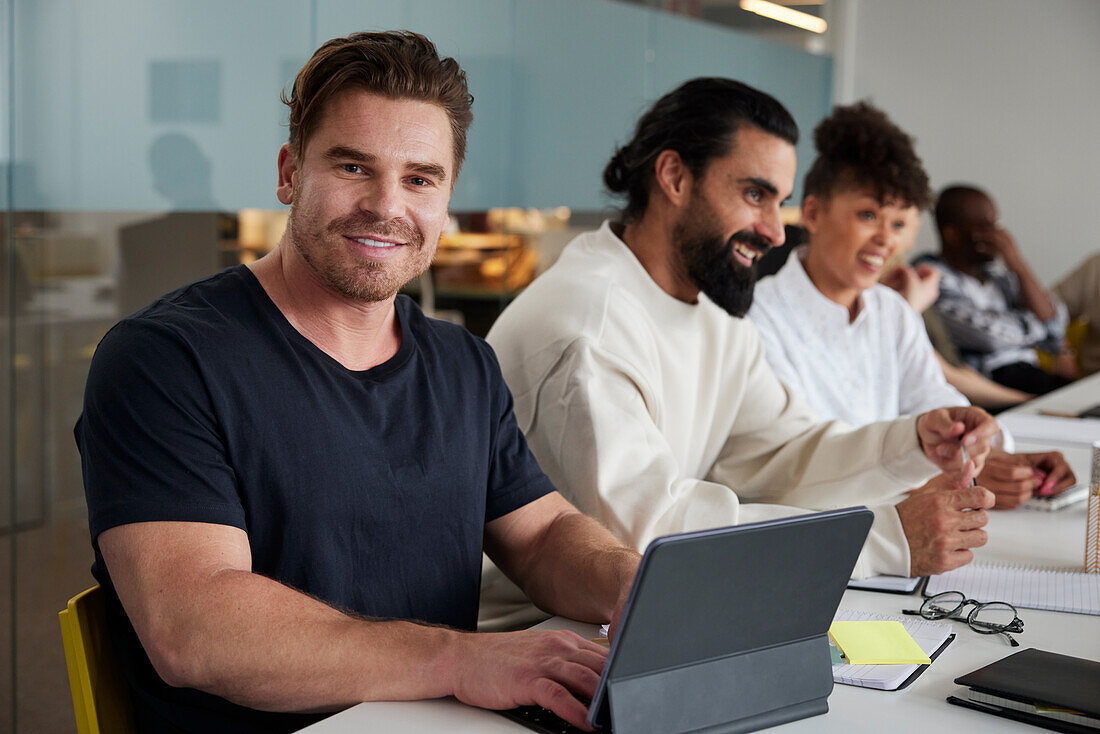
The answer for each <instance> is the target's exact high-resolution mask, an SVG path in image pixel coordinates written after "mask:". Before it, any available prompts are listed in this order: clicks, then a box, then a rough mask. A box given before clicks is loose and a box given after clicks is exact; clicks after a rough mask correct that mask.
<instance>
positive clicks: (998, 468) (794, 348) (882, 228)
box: [749, 102, 1074, 507]
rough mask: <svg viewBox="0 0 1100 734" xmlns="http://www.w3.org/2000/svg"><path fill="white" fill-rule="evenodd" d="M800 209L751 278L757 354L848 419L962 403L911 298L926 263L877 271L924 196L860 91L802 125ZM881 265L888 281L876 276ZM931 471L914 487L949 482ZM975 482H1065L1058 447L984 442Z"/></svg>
mask: <svg viewBox="0 0 1100 734" xmlns="http://www.w3.org/2000/svg"><path fill="white" fill-rule="evenodd" d="M814 143H815V145H816V147H817V151H818V157H817V159H816V160H815V161H814V162H813V165H812V166H811V167H810V171H809V173H807V175H806V181H805V185H804V194H803V201H802V220H803V225H804V226H805V228H806V230H807V232H808V233H809V242H808V244H807V245H806V246H804V247H803V248H800V249H799V250H796V251H795V252H793V253H792V254H791V257H790V258H788V260H787V262H786V264H785V265H784V266H783V269H782V270H780V271H779V273H777V274H776V275H775V276H774V277H772V278H769V279H767V280H765V281H763V282H761V284H760V285H759V287H758V288H757V294H756V298H755V299H754V302H753V306H752V309H751V310H750V311H749V316H750V318H751V319H752V320H753V322H754V323H755V324H756V326H757V328H758V329H759V330H760V336H761V339H762V340H763V342H764V345H765V351H766V354H767V359H768V363H769V364H770V365H771V367H772V369H773V370H774V371H775V374H776V375H777V376H778V377H779V379H781V380H783V381H784V382H785V383H786V384H787V385H788V386H789V387H791V388H792V389H793V390H794V391H795V392H797V393H798V394H800V395H801V396H802V397H803V398H805V399H806V401H807V402H808V403H809V404H810V407H811V408H813V409H814V410H815V411H816V412H817V414H818V415H820V416H821V417H823V418H826V419H831V420H842V421H845V422H847V423H850V424H851V425H854V426H863V425H866V424H869V423H872V422H874V421H882V420H891V419H894V418H897V417H898V416H901V415H908V414H917V413H922V412H924V411H926V410H929V409H931V408H933V407H935V406H941V405H967V404H968V403H967V400H966V398H965V397H964V396H963V395H961V394H960V393H959V392H958V391H957V390H955V389H954V388H953V387H951V386H950V385H949V384H948V383H947V381H946V380H945V378H944V373H943V370H942V369H941V367H940V364H939V362H938V361H937V360H936V357H935V353H934V351H933V349H932V345H931V343H930V342H929V340H928V336H927V334H926V333H925V330H924V325H923V323H922V321H921V318H920V316H919V315H918V313H917V309H919V308H921V307H927V306H928V305H929V304H930V303H931V302H932V301H933V300H935V291H936V280H937V275H936V273H935V270H934V269H933V268H932V267H931V266H929V265H926V264H925V265H918V266H917V267H915V268H902V269H900V270H893V271H888V267H889V265H890V263H891V262H893V261H894V259H895V258H897V257H899V256H900V255H901V254H903V253H904V252H905V248H906V246H907V245H909V244H910V243H911V242H912V238H913V237H915V235H916V227H917V226H918V223H919V217H920V210H921V209H922V208H923V207H926V206H927V205H928V204H929V202H930V200H931V192H930V190H929V188H928V176H927V174H926V173H925V171H924V168H923V166H922V165H921V162H920V159H919V158H918V157H917V155H916V153H915V151H914V150H913V144H912V139H911V138H910V137H909V136H908V135H906V134H905V133H904V132H903V131H902V130H900V129H899V128H898V127H897V126H896V125H895V124H894V123H893V122H891V121H890V120H889V118H887V116H886V115H885V114H884V113H883V112H882V111H881V110H879V109H877V108H875V107H873V106H872V105H870V104H867V103H866V102H860V103H857V104H855V105H851V106H847V107H837V108H836V109H835V110H834V111H833V113H832V115H830V116H829V117H828V118H826V119H825V120H824V121H822V122H821V124H819V125H818V127H817V129H816V130H815V131H814ZM884 274H886V275H887V276H888V280H889V282H892V283H894V284H895V286H896V287H897V290H895V289H891V288H889V287H887V286H886V285H882V284H880V283H879V279H880V277H882V276H883V275H884ZM956 482H957V477H952V476H950V475H939V476H937V477H934V478H932V479H931V480H930V481H929V482H928V483H927V484H925V485H924V486H923V487H921V488H919V489H918V490H916V491H917V492H918V493H919V492H923V491H929V490H931V489H935V488H940V487H951V486H954V483H956ZM978 482H979V484H981V485H982V486H985V487H988V488H989V489H991V490H992V491H993V492H994V494H995V495H996V496H997V506H998V507H1015V506H1016V505H1018V504H1020V503H1021V502H1023V501H1024V500H1026V499H1028V498H1030V497H1031V495H1032V493H1038V494H1041V495H1047V494H1052V493H1057V492H1060V491H1062V490H1063V489H1065V488H1066V487H1069V486H1071V485H1072V484H1073V482H1074V476H1073V472H1072V471H1071V470H1070V468H1069V465H1068V464H1067V463H1066V462H1065V459H1064V458H1063V457H1062V455H1061V454H1060V453H1058V452H1044V453H1037V454H1015V455H1014V454H1009V453H1007V452H1004V451H1001V450H997V449H994V450H993V452H992V453H991V455H990V458H989V460H988V461H987V462H986V466H985V468H984V469H983V471H982V473H981V474H980V475H979V476H978Z"/></svg>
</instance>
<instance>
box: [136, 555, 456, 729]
mask: <svg viewBox="0 0 1100 734" xmlns="http://www.w3.org/2000/svg"><path fill="white" fill-rule="evenodd" d="M159 626H160V627H161V629H160V630H152V632H153V633H154V634H153V637H154V639H150V640H146V639H145V637H146V636H149V635H148V634H147V635H145V636H143V637H142V643H143V644H144V645H145V646H146V649H147V650H149V652H150V657H151V659H153V661H154V665H155V666H156V668H157V671H158V673H160V674H161V676H162V677H164V678H165V680H166V681H167V682H168V683H169V684H171V685H174V686H186V687H191V688H198V689H200V690H203V691H206V692H208V693H212V694H215V695H218V696H221V697H223V698H226V699H228V700H230V701H233V702H235V703H239V704H242V705H245V706H249V707H252V708H257V709H262V710H269V711H334V710H339V709H342V708H345V707H347V706H350V705H353V704H355V703H358V702H360V701H367V700H411V699H419V698H435V697H439V696H446V695H449V694H450V693H452V690H451V687H450V684H449V680H448V675H447V674H446V673H447V670H446V669H447V665H448V663H447V660H448V655H449V650H450V649H451V648H452V647H453V646H454V643H455V642H456V639H457V637H458V636H459V635H460V634H461V633H458V632H456V631H454V630H450V629H446V628H442V627H430V626H425V625H418V624H414V623H410V622H399V621H385V622H380V621H373V620H365V619H356V618H353V617H350V616H348V615H346V614H344V613H342V612H339V611H337V610H335V609H333V608H332V607H329V606H328V605H326V604H324V603H323V602H320V601H318V600H316V599H313V598H311V597H309V596H307V595H305V594H302V593H300V592H298V591H295V590H294V589H291V588H289V587H286V586H284V585H282V584H280V583H278V582H276V581H273V580H271V579H268V578H265V577H263V576H259V575H256V574H253V573H250V572H248V571H240V570H226V571H220V572H218V573H216V574H214V575H213V576H211V577H210V578H209V579H208V580H206V581H204V582H201V583H200V584H198V585H196V586H194V587H192V588H191V589H190V591H189V593H187V594H180V595H179V599H178V600H177V601H176V606H175V610H174V612H173V613H172V614H171V619H162V620H161V624H160V625H159ZM148 631H149V630H147V632H148Z"/></svg>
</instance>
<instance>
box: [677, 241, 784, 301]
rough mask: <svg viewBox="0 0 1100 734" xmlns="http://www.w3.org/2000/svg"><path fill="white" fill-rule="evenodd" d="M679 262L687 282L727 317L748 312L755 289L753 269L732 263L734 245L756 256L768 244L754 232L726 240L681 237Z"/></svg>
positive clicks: (764, 249)
mask: <svg viewBox="0 0 1100 734" xmlns="http://www.w3.org/2000/svg"><path fill="white" fill-rule="evenodd" d="M682 236H684V239H682V240H681V241H680V258H681V260H682V261H683V264H684V267H685V268H686V270H687V275H688V277H689V278H691V282H692V283H694V284H695V286H696V287H697V288H698V289H699V290H700V291H702V292H703V293H705V294H706V296H707V298H709V299H710V300H711V301H713V302H714V303H715V304H716V305H718V306H719V307H720V308H721V309H722V310H724V311H725V312H726V313H728V314H729V315H730V316H736V317H738V318H740V317H742V316H744V315H745V314H747V313H748V312H749V307H750V306H752V292H753V288H754V287H755V286H756V269H755V268H746V267H744V266H743V265H741V263H739V262H737V261H736V260H735V259H734V256H733V252H732V248H733V243H734V242H742V243H744V244H746V245H749V246H750V247H753V248H754V249H755V250H757V252H766V251H767V249H768V245H769V243H768V241H767V240H766V239H764V238H763V237H761V236H760V235H758V234H756V233H755V232H746V231H742V232H738V233H736V234H735V235H733V236H732V237H730V238H729V239H728V240H725V241H723V240H721V239H719V238H718V237H716V236H714V235H713V234H711V233H707V232H696V233H691V234H688V233H686V232H685V233H683V234H682Z"/></svg>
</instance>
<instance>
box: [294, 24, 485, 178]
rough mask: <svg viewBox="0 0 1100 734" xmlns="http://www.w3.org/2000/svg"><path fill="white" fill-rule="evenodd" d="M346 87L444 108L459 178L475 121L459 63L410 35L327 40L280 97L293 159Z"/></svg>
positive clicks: (360, 35)
mask: <svg viewBox="0 0 1100 734" xmlns="http://www.w3.org/2000/svg"><path fill="white" fill-rule="evenodd" d="M348 88H357V89H362V90H364V91H367V92H372V93H374V94H379V95H382V96H384V97H390V98H393V99H415V100H420V101H423V102H431V103H433V104H437V105H439V106H440V107H442V108H443V109H444V111H446V113H447V117H448V118H449V119H450V121H451V137H452V142H453V145H454V167H455V171H454V175H455V176H456V177H457V176H458V171H459V169H461V168H462V161H463V159H464V158H465V156H466V130H467V129H469V127H470V123H471V122H472V121H473V119H474V116H473V113H472V112H470V105H471V104H473V101H474V98H473V97H472V96H470V91H469V89H467V87H466V72H464V71H463V70H462V68H461V67H459V65H458V62H457V61H455V60H454V59H452V58H449V57H448V58H440V57H439V53H438V52H437V51H436V48H435V44H433V43H432V42H431V41H429V40H428V39H427V38H425V37H424V36H422V35H420V34H419V33H413V32H411V31H384V32H379V33H352V34H351V35H350V36H347V37H346V38H334V39H332V40H331V41H327V42H326V43H325V44H324V45H322V46H321V47H320V48H319V49H317V51H316V52H314V54H313V58H311V59H310V60H309V61H308V62H306V65H305V66H303V67H302V70H301V71H299V72H298V76H297V77H296V78H295V80H294V88H293V89H292V90H291V92H290V96H289V97H287V95H286V93H285V92H283V93H282V94H281V95H280V99H282V101H283V103H284V104H286V105H287V106H288V107H290V138H289V141H288V142H289V143H290V149H291V151H292V152H293V153H294V154H295V155H300V154H301V152H302V151H303V150H305V147H306V144H307V143H308V142H309V138H310V136H311V135H312V134H313V131H314V130H315V129H316V128H317V125H318V124H319V122H320V120H321V115H322V114H323V112H324V109H325V105H326V104H327V103H328V101H329V100H330V99H332V98H333V97H335V96H336V95H337V94H338V93H339V92H342V91H343V90H345V89H348ZM452 180H453V179H452Z"/></svg>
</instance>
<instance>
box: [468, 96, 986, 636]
mask: <svg viewBox="0 0 1100 734" xmlns="http://www.w3.org/2000/svg"><path fill="white" fill-rule="evenodd" d="M797 136H798V129H797V126H796V125H795V123H794V120H793V119H792V118H791V116H790V113H788V112H787V110H786V109H785V108H784V107H783V106H782V105H781V104H779V102H777V101H776V100H775V99H773V98H772V97H770V96H768V95H767V94H764V93H763V92H760V91H759V90H756V89H753V88H751V87H748V86H746V85H744V84H741V83H739V82H735V81H732V80H729V79H717V78H703V79H695V80H692V81H688V82H685V83H684V84H683V85H681V86H680V87H678V88H677V89H675V90H673V91H672V92H670V93H668V94H666V95H665V96H664V97H662V98H661V99H660V100H658V101H657V102H656V103H655V104H654V105H653V107H652V108H651V109H650V110H649V111H647V112H646V113H645V114H644V115H643V116H642V118H641V119H640V120H639V122H638V124H637V128H636V130H635V133H634V136H633V139H632V140H631V141H630V142H628V143H627V144H626V145H624V146H623V147H622V148H620V149H619V150H618V152H616V153H615V155H614V156H613V157H612V159H611V161H610V163H608V165H607V167H606V169H605V172H604V182H605V184H606V185H607V188H608V189H609V190H610V191H611V192H612V193H613V194H618V195H622V196H624V197H625V198H626V206H625V209H624V210H623V212H622V214H621V216H620V217H618V218H617V219H616V220H615V221H608V222H605V223H604V224H603V225H602V226H601V227H600V228H599V229H598V230H596V231H594V232H588V233H585V234H582V235H581V236H579V237H578V238H576V239H575V240H573V241H572V242H571V243H570V244H568V245H567V246H566V247H565V249H564V251H563V252H562V255H561V257H560V258H559V259H558V261H557V262H556V263H555V264H554V265H553V266H552V267H550V268H549V269H548V270H547V271H546V272H545V273H543V274H542V275H541V276H539V277H538V278H537V279H536V280H535V281H534V282H533V283H532V284H531V285H530V286H529V287H528V288H527V289H526V290H525V291H524V292H523V293H522V294H520V296H519V297H518V298H517V299H516V300H515V301H513V302H512V304H511V305H509V306H508V308H507V309H505V311H504V313H503V314H502V315H501V317H500V319H499V320H498V321H497V322H496V324H494V326H493V328H492V330H491V331H490V333H489V336H488V340H489V343H490V345H492V347H493V349H494V350H496V352H497V355H498V357H499V359H500V362H501V368H502V370H503V372H504V377H505V380H506V381H507V382H508V384H509V386H510V387H511V389H512V391H513V394H514V395H515V399H516V417H517V419H518V420H519V422H520V427H521V428H522V429H523V430H524V432H525V433H526V435H527V437H528V440H529V441H530V444H531V448H532V451H534V453H535V455H536V457H538V459H539V462H540V464H541V465H542V467H543V468H544V469H545V470H546V472H547V474H548V475H549V476H550V477H551V479H552V480H553V482H554V485H555V486H556V487H558V488H559V489H560V490H561V491H562V492H563V494H565V495H566V496H568V497H569V498H571V499H572V500H573V501H574V502H575V503H576V504H577V506H578V507H579V508H581V509H582V510H583V511H584V512H586V513H589V514H591V515H593V516H594V517H596V518H597V519H599V520H601V521H602V522H604V523H606V524H607V525H608V526H609V527H610V528H611V530H612V532H614V533H616V534H617V535H618V536H619V537H622V538H624V539H625V540H626V541H627V542H628V543H629V544H630V545H632V546H633V547H635V548H643V547H645V545H646V544H647V543H648V542H649V541H650V540H651V539H652V538H654V537H656V536H659V535H662V534H666V533H673V532H679V531H685V530H698V529H703V528H711V527H716V526H721V525H728V524H733V523H744V522H749V521H753V520H762V519H766V518H773V517H780V516H785V515H795V514H802V513H805V512H807V511H809V510H816V509H825V508H835V507H844V506H850V505H855V504H867V505H870V506H871V508H872V511H873V512H874V513H875V521H874V524H873V526H872V529H871V535H870V537H869V540H868V542H867V544H866V545H865V547H864V550H863V553H862V554H861V556H860V559H859V561H858V563H857V565H856V568H855V569H854V573H855V574H856V575H857V576H865V575H870V574H876V573H893V574H898V575H909V574H924V573H934V572H939V571H944V570H947V569H949V568H955V567H957V566H960V565H962V564H964V563H967V562H968V561H969V560H970V559H971V557H972V553H971V551H970V550H969V549H970V548H973V547H976V546H979V545H981V544H982V543H984V542H985V532H984V531H983V530H982V529H981V528H982V526H983V525H984V524H985V522H986V519H987V517H986V513H985V511H984V510H985V508H986V507H988V506H992V504H993V497H992V495H991V494H990V493H989V492H988V491H986V490H985V489H982V488H980V487H963V488H957V487H956V486H955V484H956V483H957V482H958V481H961V480H959V479H957V480H956V482H955V483H952V484H951V485H950V487H947V486H945V487H944V488H943V489H942V490H934V491H931V492H929V493H926V494H924V495H919V496H918V495H911V496H908V497H906V498H904V499H903V501H901V502H900V503H899V502H898V497H897V495H898V493H900V492H902V491H903V490H905V489H908V488H910V487H913V486H917V485H919V484H921V483H922V482H924V481H926V480H927V479H928V478H929V477H931V476H933V475H934V474H936V473H937V472H938V469H937V466H939V467H941V468H942V469H944V470H950V471H952V472H954V473H955V475H956V477H958V475H959V474H960V473H965V472H968V471H971V470H973V469H974V467H973V466H967V467H966V469H965V470H964V469H963V464H962V461H961V460H960V452H959V449H960V439H962V440H964V441H973V442H974V444H973V446H975V447H977V446H980V447H981V448H980V449H979V450H978V451H979V452H980V455H981V456H982V457H983V458H984V455H985V453H986V451H987V447H988V441H989V439H990V438H991V437H992V435H993V434H994V433H996V430H997V428H996V424H995V422H994V421H993V419H992V418H990V417H989V416H988V415H987V414H986V413H985V412H984V411H982V410H981V409H979V408H973V407H967V406H961V405H960V406H957V407H952V408H947V409H937V410H931V411H928V412H925V413H923V414H922V415H920V416H919V417H917V416H914V417H909V418H900V419H895V420H893V421H889V422H883V423H873V424H870V425H868V426H865V427H863V428H861V429H857V430H855V431H852V430H851V429H850V427H848V426H846V425H843V424H840V423H837V422H829V423H823V422H821V421H820V420H819V419H818V417H817V416H816V415H815V414H814V413H813V412H812V411H811V410H810V409H809V407H808V406H807V405H806V403H805V402H804V401H803V400H801V399H800V398H799V397H798V396H797V395H796V394H794V393H793V392H792V391H791V390H790V389H789V388H787V387H785V386H784V385H783V384H782V383H781V382H780V381H779V380H778V379H776V376H775V374H774V373H773V372H772V370H771V369H770V368H769V367H768V364H767V362H766V360H765V359H764V355H763V350H762V346H761V343H760V339H759V337H758V335H757V333H756V329H755V328H754V327H753V325H752V324H751V322H749V321H748V320H746V319H744V318H742V317H743V316H744V315H745V313H746V312H747V311H748V308H749V306H750V304H751V302H752V297H753V287H754V272H753V263H754V262H755V260H756V258H757V257H758V256H759V255H761V254H763V253H764V252H765V251H766V250H767V249H768V248H769V247H772V246H775V245H780V244H782V242H783V238H784V234H783V225H782V222H781V221H780V215H779V207H780V203H781V202H782V201H783V200H784V199H786V198H787V197H788V196H790V194H791V189H792V188H793V185H794V172H795V148H794V144H795V141H796V140H797ZM955 402H956V403H960V402H962V401H959V400H956V401H955ZM972 455H973V456H975V458H977V456H978V454H977V453H975V454H972ZM968 510H976V511H974V512H970V511H968ZM498 581H501V582H502V577H500V576H499V574H495V575H494V573H493V572H492V570H490V571H489V572H488V573H487V575H486V578H485V581H484V584H483V589H484V590H483V597H482V598H483V601H486V600H494V601H498V600H499V601H507V600H509V599H514V597H509V595H508V590H507V588H506V587H501V586H498V585H497V582H498ZM518 601H520V602H522V597H520V598H519V600H518ZM498 609H499V610H500V612H501V614H502V615H503V614H506V612H507V607H506V605H499V606H498ZM485 610H486V611H488V610H489V606H488V604H486V607H485ZM515 621H517V622H518V620H515ZM488 622H489V620H488V619H487V616H486V614H483V615H482V620H481V622H480V623H482V624H485V623H488Z"/></svg>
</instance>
